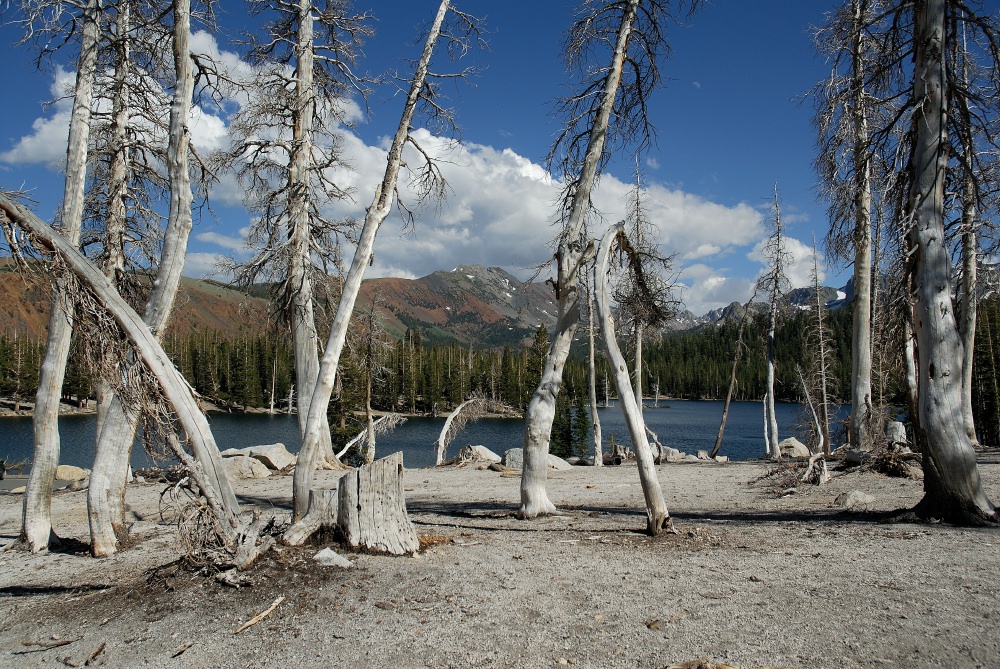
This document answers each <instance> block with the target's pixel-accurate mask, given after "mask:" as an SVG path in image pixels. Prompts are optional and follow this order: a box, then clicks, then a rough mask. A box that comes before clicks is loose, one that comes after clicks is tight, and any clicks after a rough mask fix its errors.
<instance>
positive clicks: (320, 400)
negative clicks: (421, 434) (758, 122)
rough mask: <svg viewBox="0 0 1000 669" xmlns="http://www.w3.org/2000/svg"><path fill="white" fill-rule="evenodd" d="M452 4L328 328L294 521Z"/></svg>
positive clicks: (299, 469)
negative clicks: (422, 95)
mask: <svg viewBox="0 0 1000 669" xmlns="http://www.w3.org/2000/svg"><path fill="white" fill-rule="evenodd" d="M449 4H450V2H449V0H442V2H441V5H440V7H439V8H438V13H437V16H436V17H435V19H434V23H433V25H432V26H431V29H430V32H429V33H428V36H427V41H426V42H425V43H424V50H423V53H422V54H421V56H420V61H419V63H418V64H417V69H416V72H415V73H414V75H413V81H412V82H411V86H410V90H409V93H408V94H407V98H406V105H405V106H404V108H403V114H402V116H401V118H400V122H399V126H398V128H397V129H396V134H395V135H394V136H393V140H392V144H391V146H390V148H389V154H388V156H387V159H386V162H387V164H386V168H385V174H384V176H383V178H382V183H381V184H380V185H379V187H378V189H377V190H376V192H375V198H374V200H373V202H372V204H371V206H370V207H368V211H367V212H366V213H365V222H364V226H363V227H362V229H361V236H360V237H359V238H358V244H357V248H356V249H355V252H354V259H353V261H352V262H351V267H350V269H349V270H348V272H347V279H346V280H345V281H344V288H343V292H342V293H341V296H340V303H339V304H338V305H337V313H336V315H335V316H334V319H333V324H332V325H331V327H330V337H329V339H328V340H327V346H326V350H325V351H324V352H323V359H322V361H321V362H320V369H319V376H318V378H317V380H316V387H315V388H314V389H313V392H312V395H311V398H310V401H309V413H308V419H307V421H306V430H305V433H304V435H303V438H302V448H301V449H300V451H299V460H298V463H296V465H295V474H294V476H293V480H292V506H293V510H292V519H293V521H296V520H298V519H300V518H301V517H302V516H303V515H305V513H306V511H307V509H308V505H309V489H310V487H311V485H312V479H313V469H314V468H315V462H316V457H317V454H318V453H319V452H320V450H321V446H322V439H323V435H322V432H323V429H324V428H323V426H324V422H325V417H326V410H327V407H328V405H329V403H330V395H331V393H332V392H333V384H334V381H335V378H336V373H337V365H338V364H339V363H340V354H341V352H342V351H343V349H344V342H345V341H346V339H347V328H348V326H349V325H350V320H351V314H352V313H353V312H354V304H355V303H356V302H357V298H358V292H359V291H360V290H361V280H362V279H363V278H364V274H365V269H366V268H367V267H368V265H369V262H370V261H371V256H372V249H373V247H374V245H375V235H376V234H377V233H378V229H379V227H380V226H381V225H382V222H383V221H385V219H386V217H387V216H388V215H389V212H390V211H391V209H392V198H393V194H394V193H395V190H396V182H397V180H398V178H399V168H400V165H401V162H402V156H403V147H404V145H405V144H406V141H407V137H408V133H409V127H410V122H411V121H412V120H413V114H414V111H415V110H416V106H417V101H418V99H419V97H420V92H421V90H422V89H423V87H424V82H425V81H426V78H427V68H428V65H429V63H430V59H431V55H432V53H433V52H434V45H435V43H436V42H437V38H438V36H439V35H440V33H441V25H442V23H443V22H444V18H445V15H446V14H447V13H448V7H449ZM326 432H327V433H329V428H327V429H326Z"/></svg>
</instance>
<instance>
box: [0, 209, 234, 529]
mask: <svg viewBox="0 0 1000 669" xmlns="http://www.w3.org/2000/svg"><path fill="white" fill-rule="evenodd" d="M0 211H2V212H3V214H4V216H3V219H4V220H3V221H2V222H3V228H4V234H5V236H6V238H7V243H8V245H9V246H10V248H11V250H12V252H13V253H14V254H15V255H16V256H17V257H22V256H23V255H24V254H27V253H29V252H30V250H31V249H32V248H34V249H37V250H38V251H40V252H42V253H44V254H45V255H46V256H47V257H48V258H49V265H50V266H49V270H50V273H51V274H52V275H53V276H59V277H61V280H63V281H66V282H67V285H71V286H72V288H73V292H72V295H73V296H74V300H75V301H76V302H77V303H78V304H79V303H86V305H87V311H88V312H89V313H91V314H93V315H94V316H96V317H106V318H107V319H108V321H110V322H109V323H108V331H113V330H111V325H112V323H113V326H114V327H115V328H116V329H117V331H118V332H119V333H120V336H122V337H124V339H125V340H126V341H127V342H128V344H129V346H130V348H131V352H132V353H133V354H134V355H135V357H136V358H137V359H139V360H141V361H142V363H143V368H144V369H145V370H146V371H148V373H149V375H151V377H152V378H153V379H155V385H156V386H157V388H158V392H159V393H160V394H162V396H163V398H164V400H165V402H166V403H168V404H169V405H170V407H171V409H172V420H174V421H176V423H177V426H178V427H179V429H181V430H183V432H184V435H185V436H186V439H187V443H188V445H189V447H190V448H191V451H192V454H193V458H191V457H190V456H188V455H187V453H185V452H184V451H183V449H180V451H179V452H177V451H175V454H176V455H177V456H178V457H179V458H180V459H181V460H182V461H185V459H187V460H188V461H189V462H190V464H189V467H190V471H191V473H192V475H193V476H194V477H195V479H196V480H197V481H198V482H199V485H200V486H202V490H203V492H204V494H205V498H206V500H208V501H209V507H210V511H211V513H212V514H213V516H214V517H215V518H216V520H217V523H216V525H217V526H218V527H219V528H220V532H223V533H224V537H223V539H224V540H225V541H226V542H231V541H233V540H235V537H236V533H237V526H238V521H237V519H238V515H239V503H238V502H237V500H236V495H235V493H234V492H233V489H232V486H231V485H230V483H229V479H228V477H227V475H226V472H225V467H224V465H223V464H222V458H221V457H220V456H219V449H218V446H217V445H216V443H215V438H214V436H213V435H212V430H211V428H210V427H209V424H208V419H207V418H206V417H205V414H204V413H203V412H202V411H201V408H200V407H199V406H198V403H197V401H196V399H195V397H194V394H193V393H192V390H191V386H190V385H188V383H187V381H185V380H184V378H183V377H182V376H181V374H180V372H179V371H178V370H177V368H176V367H174V365H173V363H172V362H171V361H170V358H169V357H168V356H167V354H166V353H165V352H164V351H163V348H162V347H161V346H160V343H159V341H157V339H156V337H155V336H154V335H153V333H152V332H150V330H149V327H148V326H147V325H146V324H145V323H144V322H143V321H142V318H141V317H140V316H139V315H138V314H137V313H136V312H135V310H133V309H132V308H131V307H130V306H129V305H128V304H127V303H126V302H125V300H124V299H123V298H122V297H121V295H120V294H119V293H118V291H116V290H115V289H114V287H113V286H112V285H111V284H110V283H109V282H108V279H107V277H105V276H104V274H103V273H102V272H101V270H100V269H99V268H98V267H96V266H95V265H94V264H93V263H91V262H90V261H89V260H87V258H85V257H84V256H83V255H82V254H81V253H80V252H79V251H78V250H77V249H76V248H75V247H74V245H73V244H72V243H70V242H69V241H68V240H67V239H66V238H65V237H63V236H62V235H61V234H59V233H58V232H57V231H56V230H54V229H53V228H51V227H49V226H48V225H46V224H45V223H44V222H43V221H42V220H41V219H39V218H38V217H37V216H35V215H34V214H33V213H32V212H30V211H29V210H28V209H27V208H25V207H24V206H22V205H20V204H18V203H17V202H15V201H13V200H11V199H10V198H9V197H7V196H6V195H4V194H2V193H0ZM137 371H138V370H137ZM117 392H119V393H120V392H121V389H119V390H117ZM171 441H172V443H177V442H176V440H171Z"/></svg>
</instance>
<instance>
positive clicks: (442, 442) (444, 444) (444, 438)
mask: <svg viewBox="0 0 1000 669" xmlns="http://www.w3.org/2000/svg"><path fill="white" fill-rule="evenodd" d="M474 403H482V400H480V399H478V398H474V399H471V400H465V401H464V402H462V403H461V404H459V405H458V406H457V407H455V410H454V411H452V412H451V413H450V414H448V418H446V419H445V421H444V426H442V428H441V434H439V435H438V439H437V441H436V442H435V443H436V445H437V449H436V453H437V457H436V460H435V462H434V464H435V465H437V466H439V467H440V466H441V465H443V464H444V456H445V455H447V454H448V443H449V442H450V441H451V439H452V438H453V436H454V435H452V434H449V433H450V431H451V426H452V423H454V421H455V419H456V418H458V416H459V414H461V413H462V410H463V409H464V408H465V407H467V406H469V405H470V404H474Z"/></svg>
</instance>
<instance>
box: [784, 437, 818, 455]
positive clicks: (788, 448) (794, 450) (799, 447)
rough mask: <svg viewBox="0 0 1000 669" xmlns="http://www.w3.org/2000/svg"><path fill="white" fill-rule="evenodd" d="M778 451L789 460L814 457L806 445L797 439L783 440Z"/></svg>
mask: <svg viewBox="0 0 1000 669" xmlns="http://www.w3.org/2000/svg"><path fill="white" fill-rule="evenodd" d="M778 450H779V451H781V454H782V455H784V456H785V457H789V458H808V457H809V456H810V455H812V454H811V453H810V452H809V449H808V448H806V445H805V444H803V443H802V442H801V441H799V440H798V439H796V438H795V437H789V438H788V439H783V440H782V441H781V442H779V443H778Z"/></svg>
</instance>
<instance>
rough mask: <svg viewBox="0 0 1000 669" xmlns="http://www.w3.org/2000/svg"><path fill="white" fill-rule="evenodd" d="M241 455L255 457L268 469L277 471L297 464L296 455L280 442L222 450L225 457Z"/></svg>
mask: <svg viewBox="0 0 1000 669" xmlns="http://www.w3.org/2000/svg"><path fill="white" fill-rule="evenodd" d="M241 455H242V456H246V457H249V458H253V459H254V460H257V461H259V462H260V463H262V464H263V465H264V466H265V467H267V468H268V469H273V470H275V471H280V470H282V469H284V468H285V467H288V466H290V465H294V464H295V456H294V455H292V454H291V453H289V452H288V449H287V448H285V445H284V444H282V443H280V442H279V443H277V444H264V445H262V446H248V447H246V448H227V449H226V450H224V451H222V457H224V458H235V457H238V456H241Z"/></svg>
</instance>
